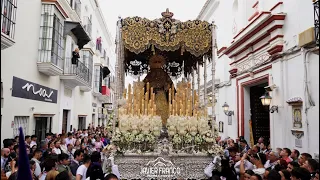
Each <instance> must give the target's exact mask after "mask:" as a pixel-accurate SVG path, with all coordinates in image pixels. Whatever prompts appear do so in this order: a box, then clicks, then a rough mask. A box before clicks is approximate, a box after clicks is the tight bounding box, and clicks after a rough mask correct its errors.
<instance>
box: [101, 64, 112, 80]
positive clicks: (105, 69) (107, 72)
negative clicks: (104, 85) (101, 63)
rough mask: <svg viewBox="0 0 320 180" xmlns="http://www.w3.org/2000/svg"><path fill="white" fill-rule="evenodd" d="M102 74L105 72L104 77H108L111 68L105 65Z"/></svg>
mask: <svg viewBox="0 0 320 180" xmlns="http://www.w3.org/2000/svg"><path fill="white" fill-rule="evenodd" d="M102 74H103V76H102V77H103V79H104V78H106V77H107V76H108V75H109V74H110V69H109V68H108V67H106V66H105V67H103V68H102Z"/></svg>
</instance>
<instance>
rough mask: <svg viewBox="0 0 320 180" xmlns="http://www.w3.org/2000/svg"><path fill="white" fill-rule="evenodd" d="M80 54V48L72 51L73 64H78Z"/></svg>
mask: <svg viewBox="0 0 320 180" xmlns="http://www.w3.org/2000/svg"><path fill="white" fill-rule="evenodd" d="M79 58H80V55H79V48H76V49H75V50H74V51H73V52H72V59H71V63H72V64H73V65H76V66H78V61H79Z"/></svg>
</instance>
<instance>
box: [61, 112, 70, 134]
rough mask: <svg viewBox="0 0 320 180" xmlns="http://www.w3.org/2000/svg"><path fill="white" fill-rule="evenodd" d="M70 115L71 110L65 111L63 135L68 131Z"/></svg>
mask: <svg viewBox="0 0 320 180" xmlns="http://www.w3.org/2000/svg"><path fill="white" fill-rule="evenodd" d="M68 115H69V110H65V109H64V110H63V115H62V133H66V132H67V130H68Z"/></svg>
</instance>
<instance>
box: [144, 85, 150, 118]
mask: <svg viewBox="0 0 320 180" xmlns="http://www.w3.org/2000/svg"><path fill="white" fill-rule="evenodd" d="M144 100H145V105H144V108H145V114H146V115H148V102H149V93H148V91H147V92H146V96H145V99H144Z"/></svg>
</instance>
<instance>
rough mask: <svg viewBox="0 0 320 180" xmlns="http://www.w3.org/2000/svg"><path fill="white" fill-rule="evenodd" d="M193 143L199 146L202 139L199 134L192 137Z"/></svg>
mask: <svg viewBox="0 0 320 180" xmlns="http://www.w3.org/2000/svg"><path fill="white" fill-rule="evenodd" d="M194 142H195V143H196V144H197V145H200V144H201V143H202V142H203V138H202V137H201V135H200V134H197V135H196V136H195V137H194Z"/></svg>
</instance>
